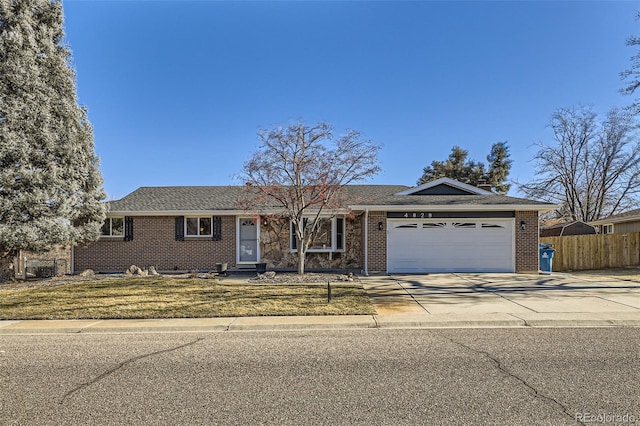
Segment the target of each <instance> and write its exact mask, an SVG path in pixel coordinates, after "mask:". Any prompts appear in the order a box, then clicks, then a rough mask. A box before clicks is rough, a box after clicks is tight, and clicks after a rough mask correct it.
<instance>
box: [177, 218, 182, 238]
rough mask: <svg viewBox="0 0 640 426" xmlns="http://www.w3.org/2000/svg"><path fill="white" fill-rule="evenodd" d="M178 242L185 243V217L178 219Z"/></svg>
mask: <svg viewBox="0 0 640 426" xmlns="http://www.w3.org/2000/svg"><path fill="white" fill-rule="evenodd" d="M176 241H184V216H178V217H176Z"/></svg>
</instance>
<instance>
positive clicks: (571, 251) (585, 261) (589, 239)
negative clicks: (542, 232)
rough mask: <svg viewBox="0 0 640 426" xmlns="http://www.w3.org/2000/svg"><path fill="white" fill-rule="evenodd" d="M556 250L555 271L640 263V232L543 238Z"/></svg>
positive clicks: (542, 238) (554, 258)
mask: <svg viewBox="0 0 640 426" xmlns="http://www.w3.org/2000/svg"><path fill="white" fill-rule="evenodd" d="M540 242H541V243H551V244H553V248H554V249H555V250H556V252H555V254H554V257H553V270H554V271H566V270H574V271H578V270H581V269H603V268H620V267H623V266H637V265H640V232H632V233H628V234H597V235H571V236H567V237H540Z"/></svg>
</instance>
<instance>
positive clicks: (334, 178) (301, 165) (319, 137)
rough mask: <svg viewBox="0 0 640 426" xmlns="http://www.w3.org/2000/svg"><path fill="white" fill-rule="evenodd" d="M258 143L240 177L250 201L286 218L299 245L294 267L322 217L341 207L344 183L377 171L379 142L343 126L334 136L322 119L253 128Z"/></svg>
mask: <svg viewBox="0 0 640 426" xmlns="http://www.w3.org/2000/svg"><path fill="white" fill-rule="evenodd" d="M258 137H259V139H260V141H261V144H260V146H259V148H258V149H257V150H256V151H255V152H254V153H253V155H252V156H251V158H250V159H249V160H248V161H247V162H246V163H245V164H244V170H243V173H242V177H243V178H244V179H245V182H246V183H247V185H248V186H249V187H250V188H251V190H250V193H251V194H252V199H253V200H252V204H253V205H255V204H259V205H275V206H277V208H278V209H279V210H281V213H280V215H281V216H283V217H285V218H288V219H289V220H291V223H292V228H293V232H294V233H295V241H296V247H297V250H298V273H299V274H304V267H305V266H304V265H305V255H306V253H307V249H308V248H309V245H310V244H311V242H312V241H313V239H314V237H315V234H316V233H317V232H318V230H319V229H320V227H321V221H322V220H323V219H326V218H330V217H334V216H335V215H336V214H337V213H338V212H339V211H340V209H341V208H344V197H343V192H344V191H343V189H344V186H345V185H348V184H351V183H356V182H360V181H363V180H366V179H367V178H369V177H371V176H373V175H375V174H376V173H378V172H379V171H380V167H379V166H378V151H379V149H380V147H379V146H377V145H375V144H373V143H372V142H370V141H367V140H363V139H362V138H361V136H360V133H359V132H357V131H355V130H347V131H346V133H345V134H344V135H341V136H339V137H336V138H334V136H333V133H332V127H331V126H330V125H329V124H327V123H322V122H321V123H318V124H316V125H315V126H311V127H309V126H306V125H304V124H303V123H302V122H299V123H296V124H292V125H290V126H288V127H275V128H273V129H270V130H262V131H260V132H259V133H258Z"/></svg>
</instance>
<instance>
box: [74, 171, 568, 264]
mask: <svg viewBox="0 0 640 426" xmlns="http://www.w3.org/2000/svg"><path fill="white" fill-rule="evenodd" d="M248 191H251V188H247V187H241V186H226V187H225V186H211V187H143V188H139V189H137V190H136V191H134V192H132V193H131V194H129V195H127V196H126V197H124V198H122V199H120V200H117V201H111V202H109V203H108V207H109V212H108V214H107V221H106V223H105V226H104V228H103V237H101V238H100V239H99V240H98V241H96V242H93V243H90V244H87V245H83V246H78V247H75V249H74V253H73V256H74V260H73V264H74V270H75V271H77V272H80V271H82V270H84V269H88V268H91V269H93V270H94V271H96V272H108V271H123V270H124V269H125V268H127V267H129V266H130V265H132V264H135V265H138V266H155V267H156V268H157V269H158V270H159V271H185V270H214V269H215V268H216V263H227V264H228V266H229V268H231V269H234V268H235V269H242V268H253V267H254V265H255V264H256V263H257V262H264V263H267V265H268V267H269V268H273V269H293V268H295V265H296V256H297V253H296V247H295V239H294V238H292V232H291V224H290V223H289V221H288V219H283V218H282V217H279V216H278V212H279V210H278V209H277V207H276V206H274V205H271V206H268V205H261V206H256V205H254V206H253V207H252V209H251V210H247V209H244V208H241V207H240V206H242V205H244V204H246V203H243V200H245V201H246V198H247V194H248ZM342 198H343V199H344V200H346V201H345V202H344V205H343V207H342V209H341V210H340V211H339V214H338V215H337V216H335V217H330V218H324V219H322V223H321V224H320V230H321V232H319V233H318V236H317V238H316V239H315V241H314V242H313V243H312V245H311V247H310V248H309V250H308V252H307V259H306V266H307V269H308V270H317V269H320V270H322V269H324V270H327V269H345V270H346V269H348V270H355V271H359V272H362V273H365V274H369V273H425V272H448V271H460V272H462V271H469V272H476V271H487V272H489V271H491V272H536V271H538V214H539V212H540V211H548V210H552V209H553V208H556V207H557V206H555V205H552V204H547V203H540V202H537V201H532V200H527V199H521V198H514V197H508V196H504V195H498V194H494V193H492V192H490V191H486V190H483V189H479V188H476V187H474V186H470V185H467V184H464V183H461V182H458V181H455V180H452V179H447V178H442V179H438V180H435V181H432V182H429V183H426V184H423V185H420V186H418V187H413V188H410V187H407V186H403V185H350V186H347V187H345V192H344V196H343V197H342Z"/></svg>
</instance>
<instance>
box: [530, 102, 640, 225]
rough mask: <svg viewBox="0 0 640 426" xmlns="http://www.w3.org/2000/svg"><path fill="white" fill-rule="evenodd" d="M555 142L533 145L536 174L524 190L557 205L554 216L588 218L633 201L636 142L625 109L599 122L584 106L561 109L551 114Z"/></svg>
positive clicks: (638, 182)
mask: <svg viewBox="0 0 640 426" xmlns="http://www.w3.org/2000/svg"><path fill="white" fill-rule="evenodd" d="M551 128H552V129H553V133H554V136H555V145H552V146H549V145H544V144H542V143H540V144H538V146H539V148H540V149H539V151H538V153H537V154H536V155H535V157H534V160H535V163H536V171H535V174H536V178H535V179H534V180H532V181H531V182H528V183H525V184H521V185H519V188H520V190H521V191H522V192H524V193H525V194H526V195H528V196H531V197H534V198H538V199H541V200H545V201H548V202H552V203H556V204H560V205H561V206H562V207H561V209H560V210H559V211H558V212H557V215H558V216H561V217H564V218H565V219H568V220H581V221H584V222H589V221H593V220H597V219H600V218H602V217H606V216H608V215H611V214H615V213H618V212H620V211H623V210H625V209H627V208H629V207H631V206H634V205H637V201H638V194H640V163H639V162H640V144H639V143H638V142H637V141H636V140H635V139H634V130H635V128H636V125H635V123H634V121H633V116H632V114H630V113H629V112H628V110H621V109H618V108H614V109H612V110H610V111H609V113H608V114H607V115H606V117H605V118H604V119H603V120H601V121H599V119H598V116H597V115H596V114H595V113H594V112H593V110H592V109H590V108H585V107H581V108H561V109H559V110H557V111H556V112H555V113H554V114H553V116H552V119H551Z"/></svg>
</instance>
